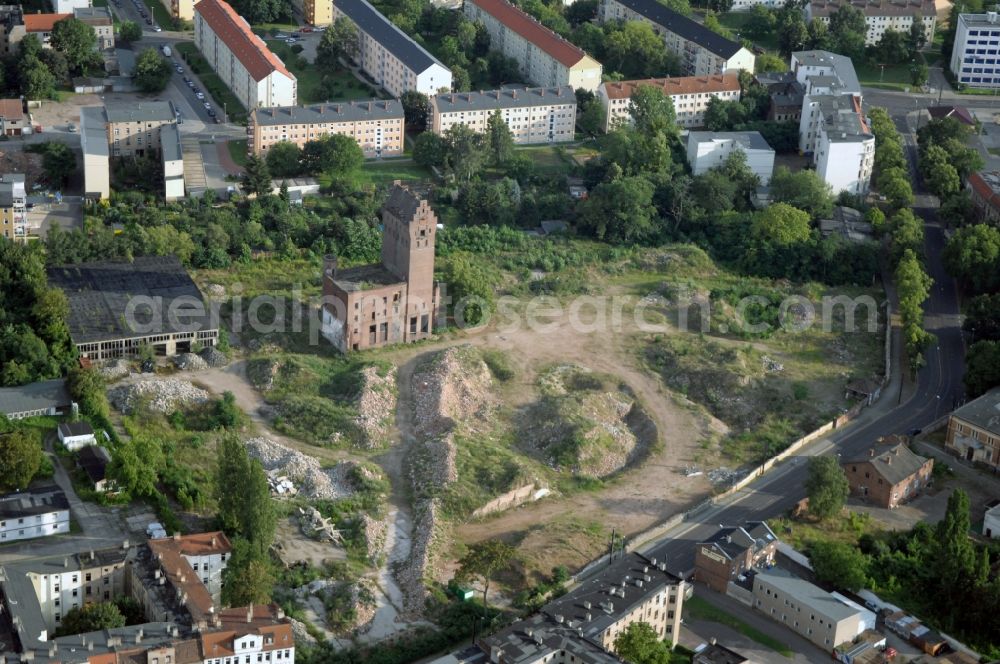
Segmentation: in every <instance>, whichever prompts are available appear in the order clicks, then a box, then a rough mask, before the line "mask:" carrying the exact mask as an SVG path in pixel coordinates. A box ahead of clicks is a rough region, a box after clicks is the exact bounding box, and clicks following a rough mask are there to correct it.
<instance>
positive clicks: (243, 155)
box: [226, 138, 247, 166]
mask: <svg viewBox="0 0 1000 664" xmlns="http://www.w3.org/2000/svg"><path fill="white" fill-rule="evenodd" d="M226 148H228V149H229V156H230V157H232V159H233V161H235V162H236V164H237V165H238V166H246V165H247V141H246V139H245V138H244V139H241V140H236V141H228V142H227V143H226Z"/></svg>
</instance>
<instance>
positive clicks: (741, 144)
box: [687, 131, 774, 185]
mask: <svg viewBox="0 0 1000 664" xmlns="http://www.w3.org/2000/svg"><path fill="white" fill-rule="evenodd" d="M736 151H741V152H743V153H744V154H745V155H746V157H747V166H749V167H750V170H752V171H753V172H754V174H755V175H756V176H757V177H759V178H760V183H761V184H764V185H766V184H767V183H768V182H770V181H771V173H772V172H773V171H774V150H773V149H772V148H771V146H770V145H768V144H767V141H765V140H764V137H763V136H761V134H760V132H759V131H692V132H690V133H689V134H688V141H687V158H688V164H690V166H691V172H692V174H694V175H701V174H702V173H704V172H705V171H707V170H709V169H711V168H716V167H718V166H722V165H723V164H724V163H725V161H726V159H727V158H728V157H729V155H731V154H732V153H733V152H736Z"/></svg>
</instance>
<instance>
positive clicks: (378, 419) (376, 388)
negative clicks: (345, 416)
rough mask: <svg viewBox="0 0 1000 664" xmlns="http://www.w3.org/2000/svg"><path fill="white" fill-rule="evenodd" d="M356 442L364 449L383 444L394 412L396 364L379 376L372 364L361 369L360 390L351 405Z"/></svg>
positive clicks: (371, 448) (374, 447)
mask: <svg viewBox="0 0 1000 664" xmlns="http://www.w3.org/2000/svg"><path fill="white" fill-rule="evenodd" d="M355 407H356V408H357V411H358V416H357V417H356V418H354V423H355V424H356V425H357V427H358V431H359V433H360V436H359V437H358V439H359V443H360V446H361V447H362V448H364V449H367V450H373V449H377V448H379V447H382V446H383V445H385V443H386V442H387V441H386V437H387V436H388V434H389V427H390V426H392V421H393V415H394V414H395V413H396V368H395V367H393V368H392V370H391V371H389V372H388V373H387V374H386V376H385V377H384V378H383V377H382V376H379V375H378V369H377V368H376V367H365V368H364V369H362V370H361V392H360V393H359V394H358V399H357V403H356V405H355Z"/></svg>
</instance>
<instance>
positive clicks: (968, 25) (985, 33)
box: [951, 12, 1000, 89]
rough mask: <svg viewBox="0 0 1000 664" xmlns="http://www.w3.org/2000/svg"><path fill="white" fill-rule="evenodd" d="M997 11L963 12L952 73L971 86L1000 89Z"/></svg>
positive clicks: (999, 23) (953, 55) (999, 25)
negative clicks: (982, 12)
mask: <svg viewBox="0 0 1000 664" xmlns="http://www.w3.org/2000/svg"><path fill="white" fill-rule="evenodd" d="M997 16H998V14H997V12H987V13H985V14H960V15H959V17H958V25H957V26H956V28H955V46H954V48H953V49H952V52H951V72H952V73H953V74H954V75H955V78H956V79H957V80H958V82H959V83H961V84H963V85H967V86H969V87H971V88H990V89H995V88H1000V57H998V51H1000V19H998V18H997Z"/></svg>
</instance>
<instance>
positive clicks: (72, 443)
mask: <svg viewBox="0 0 1000 664" xmlns="http://www.w3.org/2000/svg"><path fill="white" fill-rule="evenodd" d="M56 434H57V435H58V436H59V442H60V443H62V444H63V447H65V448H66V449H67V450H69V451H71V452H76V451H77V450H79V449H81V448H83V447H86V446H87V445H94V444H95V443H96V442H97V440H96V439H95V438H94V430H93V428H91V426H90V425H89V424H87V423H86V422H60V423H59V426H58V427H56Z"/></svg>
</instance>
